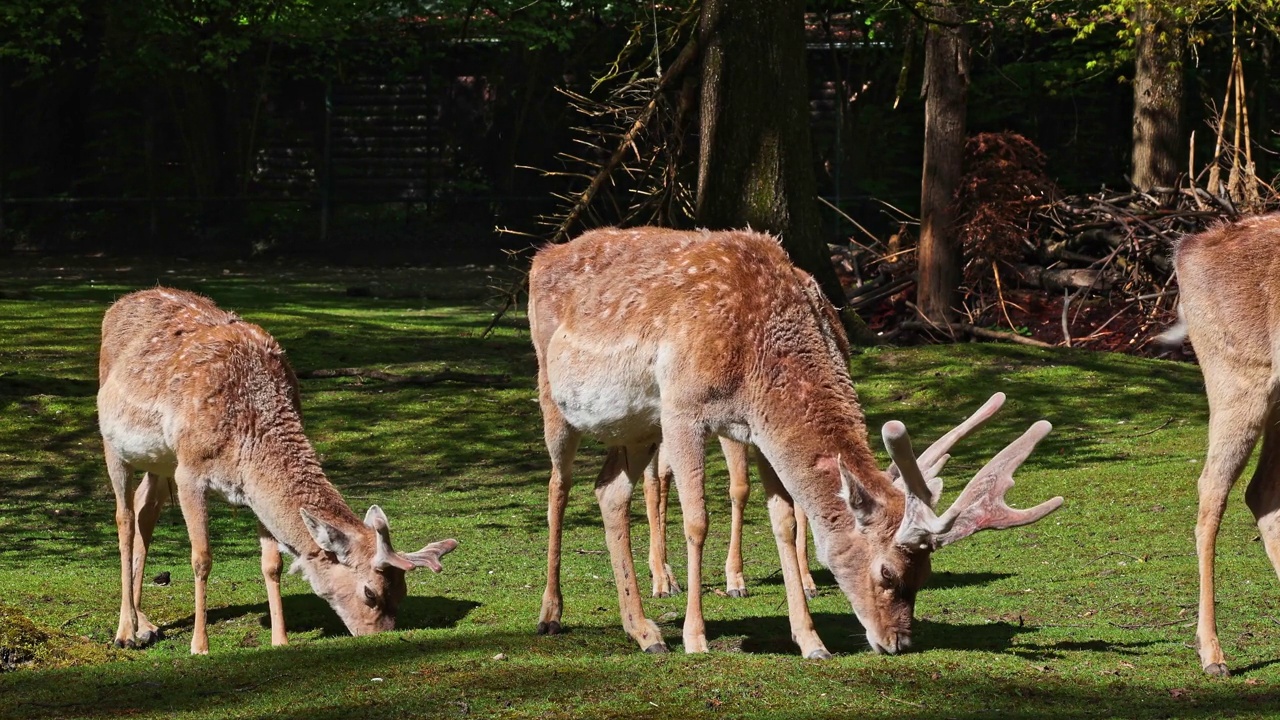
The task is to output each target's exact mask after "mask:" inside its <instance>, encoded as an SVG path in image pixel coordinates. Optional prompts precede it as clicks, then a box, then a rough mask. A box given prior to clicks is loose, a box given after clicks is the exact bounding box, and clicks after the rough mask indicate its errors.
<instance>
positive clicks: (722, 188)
mask: <svg viewBox="0 0 1280 720" xmlns="http://www.w3.org/2000/svg"><path fill="white" fill-rule="evenodd" d="M699 34H700V36H701V38H700V41H701V44H702V47H703V48H704V50H703V66H702V109H701V112H702V117H701V123H702V128H701V130H702V133H701V143H702V146H701V155H700V160H699V164H698V206H697V223H698V225H699V226H700V227H706V228H709V229H712V230H723V229H729V228H741V227H745V226H748V225H750V226H751V227H752V228H754V229H756V230H766V231H769V232H772V233H775V234H777V235H779V236H780V237H781V238H782V244H783V246H784V247H785V248H786V249H787V252H788V253H790V255H791V259H792V260H793V261H794V262H795V263H796V264H797V265H799V266H800V267H802V268H804V269H805V270H807V271H809V272H810V273H812V274H813V276H814V277H816V278H817V280H818V282H819V284H821V286H822V290H823V292H824V293H826V295H827V297H828V298H830V299H831V302H832V303H834V304H835V305H836V306H837V307H839V306H842V305H844V303H845V299H844V295H843V291H842V290H841V288H840V282H839V280H838V279H837V278H836V274H835V270H834V269H833V268H832V265H831V258H830V255H829V253H828V251H827V246H826V243H825V242H824V240H823V237H822V230H821V224H820V220H819V217H818V206H817V200H816V195H817V182H816V181H815V179H814V175H813V164H812V163H813V154H812V151H811V149H810V144H809V96H808V78H807V73H806V69H805V64H804V63H805V57H804V2H803V0H770V1H769V2H759V1H758V0H703V3H702V16H701V19H700V25H699Z"/></svg>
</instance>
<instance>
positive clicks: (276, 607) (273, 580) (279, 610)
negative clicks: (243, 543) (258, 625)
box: [258, 523, 289, 646]
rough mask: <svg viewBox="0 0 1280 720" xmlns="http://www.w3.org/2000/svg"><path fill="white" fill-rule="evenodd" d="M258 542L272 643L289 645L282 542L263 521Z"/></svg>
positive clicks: (259, 526)
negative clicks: (282, 594)
mask: <svg viewBox="0 0 1280 720" xmlns="http://www.w3.org/2000/svg"><path fill="white" fill-rule="evenodd" d="M258 544H259V545H261V547H262V579H263V580H264V581H265V582H266V585H267V611H268V612H269V613H270V615H271V644H272V645H277V646H278V645H288V644H289V636H288V635H287V634H286V632H285V627H284V602H283V601H282V600H281V598H280V571H281V570H282V569H283V567H284V563H283V562H282V561H281V559H280V543H279V542H277V541H276V539H275V536H273V535H272V534H271V532H270V531H269V530H267V528H266V526H265V525H263V524H262V523H258Z"/></svg>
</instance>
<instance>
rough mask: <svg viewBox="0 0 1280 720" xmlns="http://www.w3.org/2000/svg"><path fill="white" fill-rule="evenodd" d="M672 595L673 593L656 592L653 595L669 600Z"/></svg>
mask: <svg viewBox="0 0 1280 720" xmlns="http://www.w3.org/2000/svg"><path fill="white" fill-rule="evenodd" d="M671 595H672V593H669V592H656V593H654V594H653V596H654V597H656V598H669V597H671Z"/></svg>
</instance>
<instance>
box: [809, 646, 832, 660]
mask: <svg viewBox="0 0 1280 720" xmlns="http://www.w3.org/2000/svg"><path fill="white" fill-rule="evenodd" d="M805 658H806V659H809V660H830V659H831V653H829V652H827V649H826V648H818V649H817V650H810V651H809V654H808V655H805Z"/></svg>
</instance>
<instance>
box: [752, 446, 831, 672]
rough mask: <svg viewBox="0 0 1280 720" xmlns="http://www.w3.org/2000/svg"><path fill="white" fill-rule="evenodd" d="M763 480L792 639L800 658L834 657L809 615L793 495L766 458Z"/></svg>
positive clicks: (762, 461)
mask: <svg viewBox="0 0 1280 720" xmlns="http://www.w3.org/2000/svg"><path fill="white" fill-rule="evenodd" d="M759 468H760V478H761V480H762V481H763V484H764V492H765V496H766V497H767V503H768V506H769V524H770V525H771V526H772V527H773V538H774V541H775V542H776V543H777V545H778V559H779V560H780V561H781V563H782V581H783V584H784V585H785V586H786V590H787V616H788V618H789V619H790V621H791V639H792V640H794V641H795V643H796V644H797V645H799V646H800V654H801V655H803V656H804V657H806V658H809V659H813V660H825V659H827V658H830V657H831V653H829V652H827V648H826V646H825V645H823V644H822V638H820V637H818V631H817V630H816V629H814V627H813V618H812V617H811V616H810V615H809V601H808V599H807V598H806V596H805V589H804V585H803V582H802V581H801V578H800V563H799V561H798V560H797V558H796V536H797V533H796V508H795V506H794V504H793V503H792V500H791V495H789V494H788V493H787V490H786V488H784V487H783V486H782V481H781V480H779V479H778V475H777V473H775V472H774V470H773V467H772V466H770V465H769V463H768V462H766V461H765V460H764V458H763V456H761V457H760V460H759Z"/></svg>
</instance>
